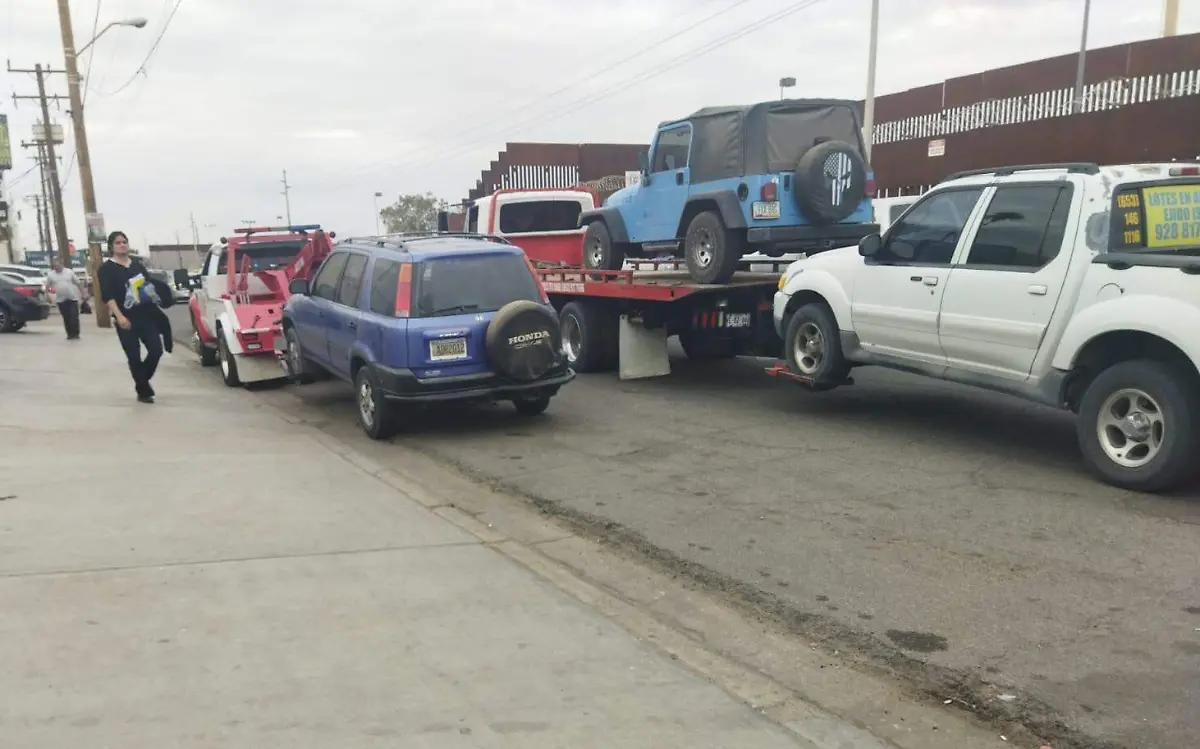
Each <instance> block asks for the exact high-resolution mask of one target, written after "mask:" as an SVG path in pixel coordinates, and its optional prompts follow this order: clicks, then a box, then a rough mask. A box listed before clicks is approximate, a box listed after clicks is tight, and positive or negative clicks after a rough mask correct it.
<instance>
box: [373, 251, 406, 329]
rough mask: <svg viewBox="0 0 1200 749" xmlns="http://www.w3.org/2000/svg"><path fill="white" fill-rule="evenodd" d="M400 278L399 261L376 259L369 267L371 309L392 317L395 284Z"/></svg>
mask: <svg viewBox="0 0 1200 749" xmlns="http://www.w3.org/2000/svg"><path fill="white" fill-rule="evenodd" d="M399 279H400V263H399V262H397V261H395V260H385V259H382V258H380V259H378V260H376V261H375V267H374V268H372V269H371V311H372V312H374V313H375V314H377V315H387V316H388V317H393V316H395V314H396V285H397V282H398V281H399Z"/></svg>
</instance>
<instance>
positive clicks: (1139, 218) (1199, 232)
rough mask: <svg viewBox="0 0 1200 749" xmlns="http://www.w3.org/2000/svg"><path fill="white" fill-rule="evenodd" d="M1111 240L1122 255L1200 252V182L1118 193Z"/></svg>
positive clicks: (1142, 188) (1137, 188)
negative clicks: (1125, 253) (1142, 251)
mask: <svg viewBox="0 0 1200 749" xmlns="http://www.w3.org/2000/svg"><path fill="white" fill-rule="evenodd" d="M1109 239H1110V247H1111V249H1113V250H1115V251H1119V252H1130V251H1138V250H1144V251H1147V252H1176V251H1180V250H1188V251H1189V252H1190V251H1196V252H1200V182H1196V183H1192V184H1178V183H1176V184H1168V185H1163V184H1154V185H1134V186H1130V187H1125V188H1122V189H1121V190H1119V191H1117V194H1116V195H1115V196H1114V197H1113V210H1112V227H1111V230H1110V232H1109Z"/></svg>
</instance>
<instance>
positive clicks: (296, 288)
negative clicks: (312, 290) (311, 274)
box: [288, 278, 308, 295]
mask: <svg viewBox="0 0 1200 749" xmlns="http://www.w3.org/2000/svg"><path fill="white" fill-rule="evenodd" d="M288 293H289V294H302V295H307V294H308V281H306V280H304V279H303V278H293V279H292V280H291V281H288Z"/></svg>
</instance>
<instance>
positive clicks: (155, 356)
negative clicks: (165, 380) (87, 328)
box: [117, 314, 163, 395]
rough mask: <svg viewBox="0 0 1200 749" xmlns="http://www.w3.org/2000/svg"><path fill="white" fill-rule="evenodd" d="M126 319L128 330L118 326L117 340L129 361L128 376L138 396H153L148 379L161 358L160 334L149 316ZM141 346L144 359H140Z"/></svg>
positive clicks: (140, 315) (143, 315) (136, 315)
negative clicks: (144, 349)
mask: <svg viewBox="0 0 1200 749" xmlns="http://www.w3.org/2000/svg"><path fill="white" fill-rule="evenodd" d="M126 317H128V318H129V330H125V329H124V328H122V327H121V326H120V325H118V326H117V338H120V339H121V348H123V349H125V358H126V359H128V360H129V374H131V375H133V384H134V388H135V389H136V390H137V394H138V395H154V388H152V387H150V378H152V377H154V372H155V370H157V369H158V360H159V359H161V358H162V354H163V347H162V333H161V332H160V331H159V329H158V325H156V324H155V322H154V318H152V317H150V316H149V315H145V314H135V315H126ZM142 346H145V347H146V358H145V359H143V358H142Z"/></svg>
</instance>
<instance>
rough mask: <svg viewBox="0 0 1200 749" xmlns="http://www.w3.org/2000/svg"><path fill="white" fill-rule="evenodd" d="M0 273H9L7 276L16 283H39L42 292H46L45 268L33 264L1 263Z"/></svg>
mask: <svg viewBox="0 0 1200 749" xmlns="http://www.w3.org/2000/svg"><path fill="white" fill-rule="evenodd" d="M0 273H4V274H7V275H6V276H5V277H6V278H8V279H9V280H10V281H14V282H16V283H21V284H34V285H37V286H38V287H40V288H41V290H42V294H43V295H44V294H45V291H46V270H45V269H44V268H37V267H35V266H32V265H12V264H9V265H0Z"/></svg>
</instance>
